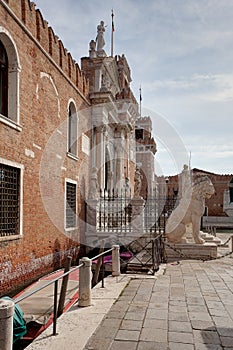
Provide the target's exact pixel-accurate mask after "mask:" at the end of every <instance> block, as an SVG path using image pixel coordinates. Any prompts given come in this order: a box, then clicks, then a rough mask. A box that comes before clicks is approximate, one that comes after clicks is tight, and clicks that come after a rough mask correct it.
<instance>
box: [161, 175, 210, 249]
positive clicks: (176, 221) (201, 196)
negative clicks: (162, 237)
mask: <svg viewBox="0 0 233 350" xmlns="http://www.w3.org/2000/svg"><path fill="white" fill-rule="evenodd" d="M213 194H214V186H213V184H212V182H211V180H210V179H209V178H208V176H201V177H198V178H197V179H196V180H195V181H194V183H193V184H192V186H191V187H190V193H188V192H185V195H183V196H182V197H181V199H180V203H179V205H178V206H177V207H176V208H175V209H174V210H173V212H172V213H171V215H170V217H169V218H168V220H167V223H166V227H165V232H166V237H167V239H168V241H169V242H171V243H184V242H185V241H186V240H185V238H184V235H185V233H186V226H187V225H190V224H192V236H193V239H194V241H195V243H197V244H203V243H205V240H204V239H203V238H201V236H200V235H201V232H200V226H201V217H202V215H203V214H204V211H205V199H206V198H210V197H211V196H212V195H213Z"/></svg>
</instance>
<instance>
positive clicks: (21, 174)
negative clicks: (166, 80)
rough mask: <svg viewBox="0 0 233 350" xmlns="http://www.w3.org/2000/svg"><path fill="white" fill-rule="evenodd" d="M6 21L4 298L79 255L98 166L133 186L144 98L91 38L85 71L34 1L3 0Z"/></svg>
mask: <svg viewBox="0 0 233 350" xmlns="http://www.w3.org/2000/svg"><path fill="white" fill-rule="evenodd" d="M0 18H1V22H0V61H1V67H0V138H1V147H0V201H1V203H0V281H1V282H0V283H1V289H0V294H1V295H2V294H5V293H9V292H12V291H14V290H15V289H16V288H20V287H22V286H24V285H25V284H26V283H29V282H30V281H32V280H33V279H35V278H37V277H39V276H40V275H43V274H45V273H47V272H49V271H52V270H54V269H56V268H58V267H60V266H61V265H62V264H63V262H64V259H65V257H66V256H67V255H68V254H72V256H73V257H74V259H75V258H76V257H77V255H78V253H79V247H80V242H81V243H82V242H84V241H85V225H86V223H85V215H86V211H85V205H86V198H89V196H90V193H89V185H90V176H89V175H90V173H92V170H93V169H97V172H98V175H97V177H98V187H99V188H100V189H105V190H110V189H113V188H114V189H117V190H118V191H121V190H122V189H124V188H125V186H126V184H129V186H130V188H131V189H132V192H133V187H134V172H135V164H136V150H135V133H134V131H135V121H136V118H137V115H138V105H137V101H136V100H135V98H134V96H133V93H132V91H131V89H130V82H131V73H130V68H129V66H128V63H127V60H126V58H125V56H124V55H122V56H116V57H108V56H107V55H106V53H105V52H104V50H103V48H102V47H100V42H98V43H97V49H96V43H95V42H94V41H93V40H92V41H91V43H90V52H89V57H83V58H82V61H81V68H80V67H79V65H78V64H77V63H76V62H75V60H74V59H73V58H72V56H71V54H70V53H69V52H68V51H67V50H66V49H65V48H64V46H63V43H62V41H61V40H60V39H59V38H58V37H57V36H56V35H55V34H54V32H53V29H52V28H51V27H49V26H48V23H47V22H46V21H45V20H44V19H43V17H42V15H41V12H40V10H39V9H36V7H35V4H34V3H32V2H30V1H29V0H22V1H15V0H8V1H6V0H5V1H3V0H1V1H0ZM91 169H92V170H91Z"/></svg>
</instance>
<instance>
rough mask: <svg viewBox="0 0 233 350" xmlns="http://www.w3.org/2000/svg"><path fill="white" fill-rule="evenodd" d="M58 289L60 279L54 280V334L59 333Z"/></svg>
mask: <svg viewBox="0 0 233 350" xmlns="http://www.w3.org/2000/svg"><path fill="white" fill-rule="evenodd" d="M57 291H58V280H56V281H55V282H54V303H53V335H56V334H57Z"/></svg>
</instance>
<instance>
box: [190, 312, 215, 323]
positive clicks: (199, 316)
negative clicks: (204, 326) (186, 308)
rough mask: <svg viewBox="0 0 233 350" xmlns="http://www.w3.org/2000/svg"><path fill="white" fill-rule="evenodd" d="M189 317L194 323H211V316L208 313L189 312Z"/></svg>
mask: <svg viewBox="0 0 233 350" xmlns="http://www.w3.org/2000/svg"><path fill="white" fill-rule="evenodd" d="M188 315H189V318H190V320H192V321H195V320H197V321H211V317H210V315H209V314H208V313H206V312H189V313H188Z"/></svg>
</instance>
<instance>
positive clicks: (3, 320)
mask: <svg viewBox="0 0 233 350" xmlns="http://www.w3.org/2000/svg"><path fill="white" fill-rule="evenodd" d="M13 315H14V303H13V301H11V300H3V299H2V300H0V349H1V350H11V349H12V341H13Z"/></svg>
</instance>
